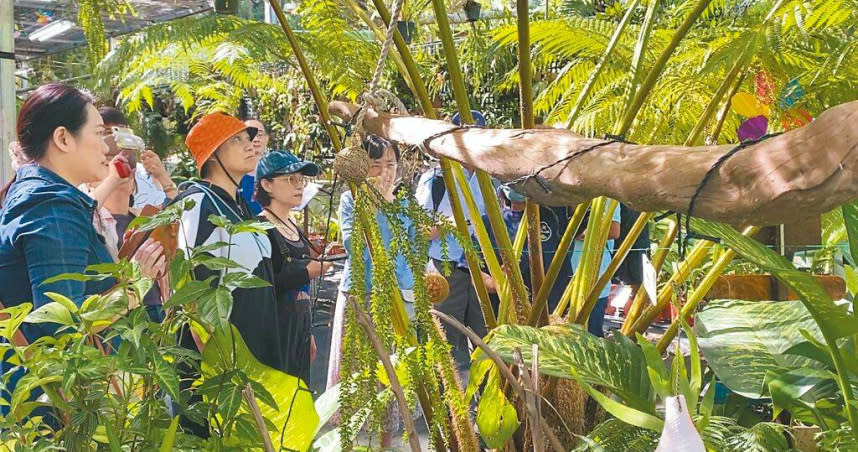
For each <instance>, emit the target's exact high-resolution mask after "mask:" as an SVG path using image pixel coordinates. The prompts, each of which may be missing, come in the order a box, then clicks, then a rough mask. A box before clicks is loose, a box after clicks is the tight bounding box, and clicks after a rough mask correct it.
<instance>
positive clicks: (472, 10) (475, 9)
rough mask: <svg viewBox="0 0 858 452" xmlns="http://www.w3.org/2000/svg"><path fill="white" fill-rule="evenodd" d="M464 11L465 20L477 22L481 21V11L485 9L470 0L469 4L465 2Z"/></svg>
mask: <svg viewBox="0 0 858 452" xmlns="http://www.w3.org/2000/svg"><path fill="white" fill-rule="evenodd" d="M464 9H465V18H466V19H467V20H468V22H476V21H478V20H480V10H482V9H483V6H482V5H480V4H479V3H477V2H475V1H473V0H468V1H467V2H465V8H464Z"/></svg>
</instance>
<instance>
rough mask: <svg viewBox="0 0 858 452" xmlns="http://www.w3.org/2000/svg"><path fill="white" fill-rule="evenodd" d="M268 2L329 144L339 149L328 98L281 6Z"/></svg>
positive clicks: (338, 138)
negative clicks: (287, 42)
mask: <svg viewBox="0 0 858 452" xmlns="http://www.w3.org/2000/svg"><path fill="white" fill-rule="evenodd" d="M268 3H270V4H271V8H272V9H273V10H274V15H276V16H277V21H279V22H280V28H282V29H283V33H284V34H285V35H286V40H287V41H289V46H290V47H292V53H293V54H294V55H295V59H296V60H298V67H299V68H300V69H301V73H302V74H304V79H305V80H306V82H307V88H309V89H310V94H311V95H312V96H313V101H314V102H315V103H316V108H318V109H319V118H320V119H321V120H322V126H323V127H324V128H325V131H327V132H328V136H330V137H331V144H332V145H333V146H334V149H336V150H340V149H342V148H343V144H342V141H341V140H340V134H339V133H337V131H336V130H335V129H334V126H333V125H331V115H330V114H329V113H328V100H327V99H326V98H325V96H323V95H322V90H320V89H319V84H318V83H316V78H315V77H313V76H312V75H311V74H312V73H313V72H312V70H311V69H310V65H309V64H307V59H306V58H304V52H302V51H301V48H300V46H298V40H297V39H295V33H293V32H292V27H290V26H289V22H287V20H286V15H285V14H283V8H281V7H280V4H279V3H278V2H276V1H273V0H269V1H268Z"/></svg>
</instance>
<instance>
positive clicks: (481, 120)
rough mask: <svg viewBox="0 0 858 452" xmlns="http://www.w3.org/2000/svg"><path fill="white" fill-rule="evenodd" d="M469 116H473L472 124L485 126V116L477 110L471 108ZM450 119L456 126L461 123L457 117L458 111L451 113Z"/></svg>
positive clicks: (460, 119)
mask: <svg viewBox="0 0 858 452" xmlns="http://www.w3.org/2000/svg"><path fill="white" fill-rule="evenodd" d="M471 116H473V117H474V125H476V126H480V127H485V126H486V117H485V116H483V114H482V113H480V112H478V111H477V110H471ZM452 121H453V124H455V125H457V126H461V125H462V118H461V117H459V113H458V112H456V114H455V115H453V119H452Z"/></svg>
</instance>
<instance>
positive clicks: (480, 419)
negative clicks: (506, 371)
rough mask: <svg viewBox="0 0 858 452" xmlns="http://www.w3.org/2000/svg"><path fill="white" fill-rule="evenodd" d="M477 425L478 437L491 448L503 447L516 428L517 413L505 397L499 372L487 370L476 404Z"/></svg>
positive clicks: (517, 424) (517, 423)
mask: <svg viewBox="0 0 858 452" xmlns="http://www.w3.org/2000/svg"><path fill="white" fill-rule="evenodd" d="M477 426H478V427H479V428H480V437H481V438H482V440H483V441H485V443H486V445H487V446H489V447H490V448H492V449H500V448H502V447H504V444H506V442H507V440H509V439H510V438H511V437H512V435H513V433H515V431H516V430H518V426H519V422H518V413H516V411H515V406H513V404H512V403H510V401H509V400H508V399H507V398H506V395H504V393H503V389H502V388H501V384H500V373H499V372H498V371H497V370H494V371H492V372H489V378H488V380H487V381H486V385H485V387H484V388H483V393H482V395H481V396H480V403H479V404H478V405H477Z"/></svg>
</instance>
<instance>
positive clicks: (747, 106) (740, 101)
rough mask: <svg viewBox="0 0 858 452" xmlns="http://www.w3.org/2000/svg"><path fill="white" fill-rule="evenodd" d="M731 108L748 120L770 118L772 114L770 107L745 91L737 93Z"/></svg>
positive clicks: (731, 101) (732, 100)
mask: <svg viewBox="0 0 858 452" xmlns="http://www.w3.org/2000/svg"><path fill="white" fill-rule="evenodd" d="M730 106H731V107H732V108H733V111H735V112H736V113H738V114H740V115H742V116H744V117H746V118H753V117H755V116H768V115H769V113H771V109H770V108H769V106H768V105H766V104H764V103H762V102H760V100H759V99H757V97H756V96H754V95H753V94H751V93H749V92H745V91H739V92H738V93H736V94H735V95H734V96H733V98H732V99H731V100H730Z"/></svg>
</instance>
